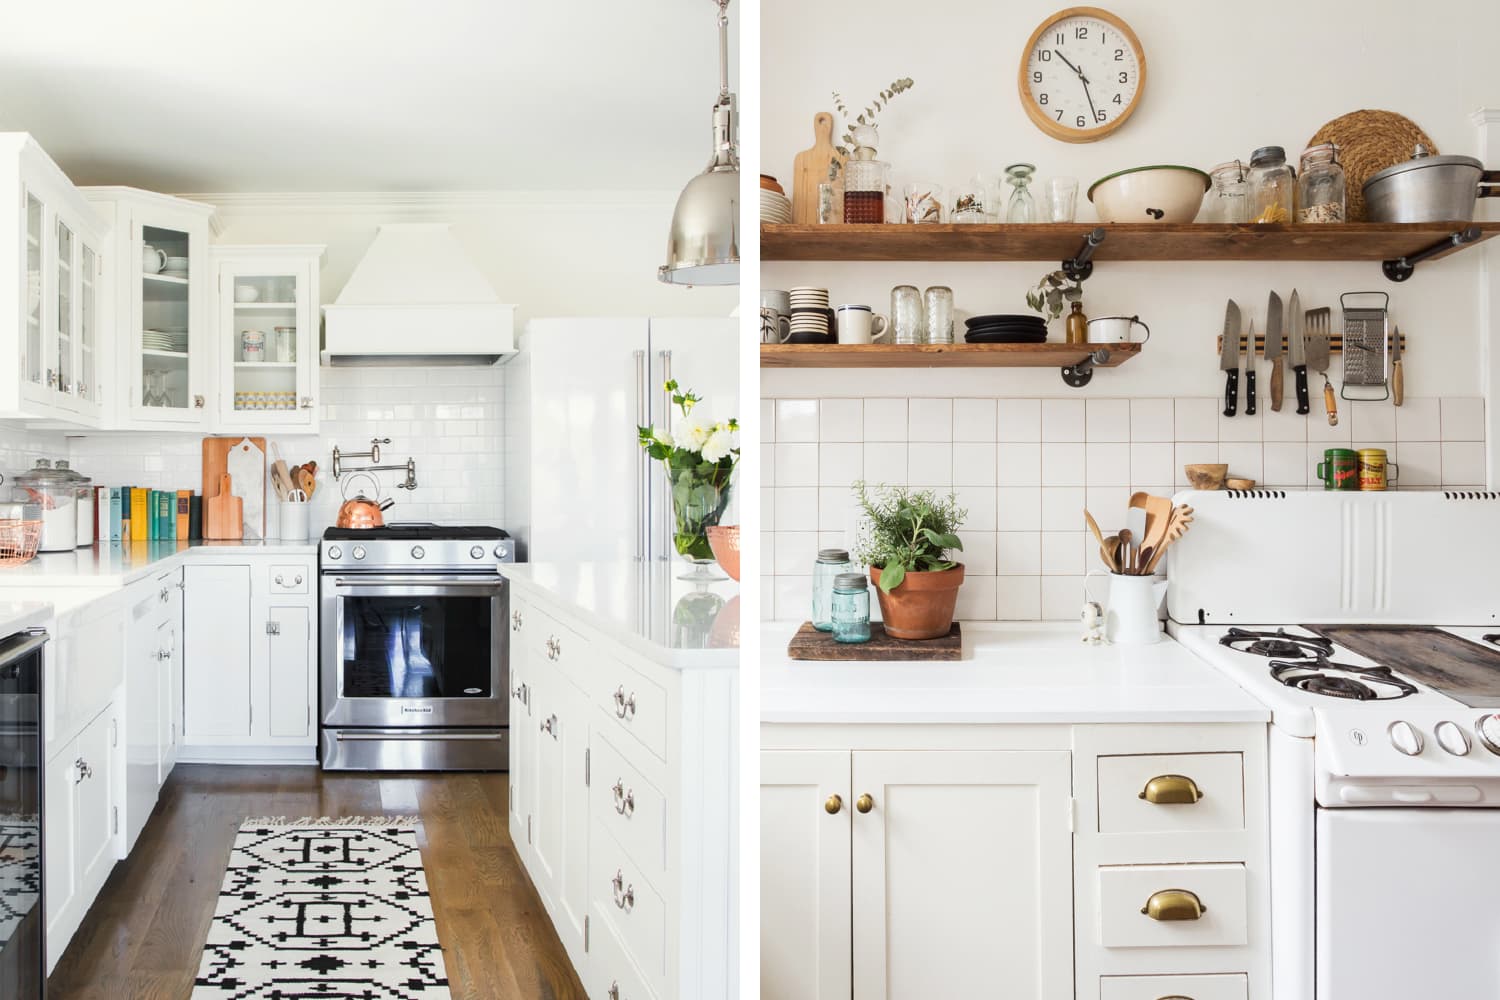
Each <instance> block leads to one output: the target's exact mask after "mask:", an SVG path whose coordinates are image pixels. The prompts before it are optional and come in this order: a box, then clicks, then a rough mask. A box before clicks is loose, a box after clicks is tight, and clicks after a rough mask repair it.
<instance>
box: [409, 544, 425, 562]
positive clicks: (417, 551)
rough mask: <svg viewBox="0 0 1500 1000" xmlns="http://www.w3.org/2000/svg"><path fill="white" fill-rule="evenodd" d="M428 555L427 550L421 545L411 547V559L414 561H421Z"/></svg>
mask: <svg viewBox="0 0 1500 1000" xmlns="http://www.w3.org/2000/svg"><path fill="white" fill-rule="evenodd" d="M426 554H427V550H426V549H424V548H422V546H420V545H413V546H412V547H411V557H412V558H413V559H420V558H422V557H423V556H425V555H426Z"/></svg>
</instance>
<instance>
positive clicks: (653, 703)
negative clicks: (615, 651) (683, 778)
mask: <svg viewBox="0 0 1500 1000" xmlns="http://www.w3.org/2000/svg"><path fill="white" fill-rule="evenodd" d="M593 682H594V698H595V700H596V701H597V702H598V703H599V706H600V707H601V708H603V709H604V711H605V713H606V714H607V715H608V716H609V717H610V718H611V719H614V720H615V724H616V725H617V726H619V728H620V729H622V730H624V731H625V732H627V733H629V734H630V735H631V736H633V737H634V738H635V739H637V740H639V741H640V742H641V744H642V745H643V746H644V747H645V748H646V749H647V750H650V751H651V752H652V753H654V754H656V756H658V757H660V758H662V759H663V760H665V759H666V757H667V692H666V689H665V688H663V687H662V686H661V685H659V684H657V683H655V682H654V681H651V680H648V679H647V678H646V677H645V676H644V675H643V674H641V673H640V672H638V671H636V670H632V669H631V668H630V667H627V666H626V665H625V664H623V663H621V662H620V661H618V660H615V659H609V658H605V657H600V659H599V663H598V665H597V666H596V667H595V669H594V671H593Z"/></svg>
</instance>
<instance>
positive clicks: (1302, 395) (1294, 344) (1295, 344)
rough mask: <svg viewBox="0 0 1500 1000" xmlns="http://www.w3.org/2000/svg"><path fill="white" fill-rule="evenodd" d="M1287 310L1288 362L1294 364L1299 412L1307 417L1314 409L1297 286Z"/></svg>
mask: <svg viewBox="0 0 1500 1000" xmlns="http://www.w3.org/2000/svg"><path fill="white" fill-rule="evenodd" d="M1286 312H1287V316H1286V321H1287V331H1286V363H1287V364H1289V365H1291V366H1292V372H1293V374H1294V375H1295V377H1296V380H1297V412H1298V413H1299V414H1300V415H1302V416H1304V417H1305V416H1307V414H1308V413H1310V412H1311V411H1312V406H1311V405H1310V404H1309V403H1308V401H1307V340H1306V339H1305V338H1304V337H1303V335H1302V326H1303V321H1304V317H1303V315H1302V300H1301V299H1299V298H1298V297H1297V290H1296V289H1295V288H1294V289H1292V298H1291V301H1290V302H1288V303H1287V309H1286Z"/></svg>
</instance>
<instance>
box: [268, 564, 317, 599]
mask: <svg viewBox="0 0 1500 1000" xmlns="http://www.w3.org/2000/svg"><path fill="white" fill-rule="evenodd" d="M266 575H267V578H268V580H269V583H268V584H267V589H268V590H269V591H270V592H271V593H273V594H306V593H309V592H310V591H311V588H312V571H311V570H309V569H308V568H307V567H306V566H291V565H288V566H272V567H270V568H269V569H268V570H267V571H266Z"/></svg>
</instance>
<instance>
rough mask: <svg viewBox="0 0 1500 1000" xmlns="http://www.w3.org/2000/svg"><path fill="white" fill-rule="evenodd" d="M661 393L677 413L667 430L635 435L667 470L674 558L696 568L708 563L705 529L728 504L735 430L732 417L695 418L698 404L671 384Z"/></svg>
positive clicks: (736, 425) (737, 455) (735, 448)
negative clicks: (694, 410)
mask: <svg viewBox="0 0 1500 1000" xmlns="http://www.w3.org/2000/svg"><path fill="white" fill-rule="evenodd" d="M665 388H666V390H667V392H670V393H671V394H672V404H673V405H674V406H676V407H677V408H678V409H679V410H681V411H682V415H681V416H680V417H679V418H678V419H677V421H676V423H675V425H674V426H673V427H672V430H671V431H670V432H668V431H667V430H666V429H665V428H657V427H638V428H636V431H637V432H638V434H639V438H640V443H641V447H642V448H644V449H645V450H646V453H647V454H648V455H650V456H651V457H652V458H654V459H656V460H657V461H659V462H661V463H662V465H663V466H664V467H665V468H666V470H667V481H668V482H669V483H670V484H671V487H672V514H673V518H674V521H675V529H674V534H673V539H672V542H673V545H674V546H675V547H676V549H677V554H678V555H681V556H684V557H686V558H688V559H691V560H692V561H694V562H696V563H707V562H712V561H713V558H714V554H713V550H712V549H710V548H709V545H708V529H709V528H711V527H713V526H714V525H716V524H718V523H719V518H721V517H723V516H724V508H725V507H727V506H728V505H729V480H730V477H731V476H733V475H734V467H735V466H736V465H738V464H739V460H740V446H739V430H740V425H739V422H738V421H737V420H735V419H734V418H733V417H730V418H729V419H728V420H720V421H718V422H715V421H713V420H710V419H708V418H707V417H706V416H704V415H703V414H701V413H699V414H694V412H693V409H694V407H696V406H697V405H698V403H700V402H702V399H701V398H700V397H699V396H697V395H696V394H694V393H693V392H692V391H691V390H683V389H681V388H680V387H679V386H678V385H677V382H676V380H675V379H674V380H672V381H670V382H667V383H666V386H665Z"/></svg>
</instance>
